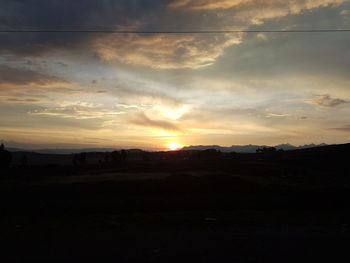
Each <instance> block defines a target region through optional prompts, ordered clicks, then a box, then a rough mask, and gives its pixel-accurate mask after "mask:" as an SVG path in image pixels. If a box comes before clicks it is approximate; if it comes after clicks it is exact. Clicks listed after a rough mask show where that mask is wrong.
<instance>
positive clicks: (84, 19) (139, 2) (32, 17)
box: [0, 0, 168, 56]
mask: <svg viewBox="0 0 350 263" xmlns="http://www.w3.org/2000/svg"><path fill="white" fill-rule="evenodd" d="M167 2H168V1H159V0H148V1H143V0H116V1H111V0H99V1H95V0H84V1H83V0H77V1H71V0H61V1H48V0H26V1H21V0H17V1H13V0H1V1H0V4H1V7H2V8H1V10H0V18H1V21H0V27H1V28H2V29H48V30H49V29H53V30H60V29H73V30H74V29H78V30H79V29H100V27H101V26H107V27H109V28H112V29H113V28H115V27H117V26H121V27H129V26H134V25H135V24H137V23H138V21H139V19H141V18H143V19H144V18H148V19H149V18H150V17H152V15H153V14H154V13H157V12H159V10H160V9H162V8H164V7H165V6H166V5H167ZM96 37H97V38H98V37H100V36H99V35H94V34H83V33H81V34H79V33H62V34H54V33H52V34H50V33H48V34H40V33H39V34H36V33H22V34H14V33H1V37H0V51H8V52H11V53H14V54H16V55H25V56H39V55H42V54H45V53H46V52H49V51H53V50H57V49H65V50H71V49H84V47H85V48H87V47H89V46H90V45H91V41H93V40H94V39H95V38H96Z"/></svg>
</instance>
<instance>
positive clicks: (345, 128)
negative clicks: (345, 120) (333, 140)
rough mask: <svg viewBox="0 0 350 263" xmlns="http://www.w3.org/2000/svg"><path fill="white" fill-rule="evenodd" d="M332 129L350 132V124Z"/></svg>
mask: <svg viewBox="0 0 350 263" xmlns="http://www.w3.org/2000/svg"><path fill="white" fill-rule="evenodd" d="M332 130H337V131H342V132H350V124H348V125H344V126H341V127H337V128H332Z"/></svg>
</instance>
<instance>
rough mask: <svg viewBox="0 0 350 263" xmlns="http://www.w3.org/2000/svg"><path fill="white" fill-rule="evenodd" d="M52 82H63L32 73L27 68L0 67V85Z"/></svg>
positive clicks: (35, 72)
mask: <svg viewBox="0 0 350 263" xmlns="http://www.w3.org/2000/svg"><path fill="white" fill-rule="evenodd" d="M52 82H56V83H57V82H61V83H62V82H63V81H62V80H59V79H58V78H57V77H54V76H51V75H48V74H45V73H42V72H38V71H34V70H31V69H27V68H14V67H9V66H6V65H0V85H3V84H15V85H30V84H38V85H45V84H48V83H52Z"/></svg>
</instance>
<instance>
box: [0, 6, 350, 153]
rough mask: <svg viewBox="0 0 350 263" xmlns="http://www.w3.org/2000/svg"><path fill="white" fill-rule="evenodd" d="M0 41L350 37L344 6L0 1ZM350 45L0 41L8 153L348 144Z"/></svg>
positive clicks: (315, 40)
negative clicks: (25, 149) (10, 148)
mask: <svg viewBox="0 0 350 263" xmlns="http://www.w3.org/2000/svg"><path fill="white" fill-rule="evenodd" d="M0 4H1V7H2V8H1V9H0V28H1V29H2V30H8V29H22V30H31V29H40V30H67V29H68V30H70V29H72V30H101V29H102V30H105V29H109V30H127V31H151V32H152V31H203V30H214V31H216V30H307V29H350V1H349V0H283V1H281V0H147V1H146V0H115V1H112V0H99V1H93V0H84V1H82V0H75V1H71V0H60V1H53V0H0ZM349 69H350V32H332V33H220V34H147V35H146V34H136V33H130V34H107V33H0V112H1V114H0V140H1V141H3V142H5V144H7V145H10V146H21V147H29V148H47V147H52V148H60V147H61V148H64V147H117V148H143V149H153V150H157V149H165V148H167V145H171V148H176V147H174V145H175V146H176V145H179V146H182V145H184V146H185V145H214V144H215V145H222V146H230V145H244V144H259V145H277V144H282V143H291V144H294V145H303V144H309V143H328V144H332V143H346V142H349V141H350V119H349V116H350V74H349Z"/></svg>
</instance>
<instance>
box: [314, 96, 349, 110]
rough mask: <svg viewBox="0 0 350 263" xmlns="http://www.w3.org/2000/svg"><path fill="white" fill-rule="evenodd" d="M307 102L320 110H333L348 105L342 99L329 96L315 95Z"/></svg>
mask: <svg viewBox="0 0 350 263" xmlns="http://www.w3.org/2000/svg"><path fill="white" fill-rule="evenodd" d="M307 102H308V103H310V104H313V105H317V106H319V107H321V108H334V107H337V106H340V105H343V104H347V103H349V102H348V101H346V100H343V99H339V98H332V97H331V96H330V95H329V94H323V95H316V96H314V97H313V98H312V99H310V100H308V101H307Z"/></svg>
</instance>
